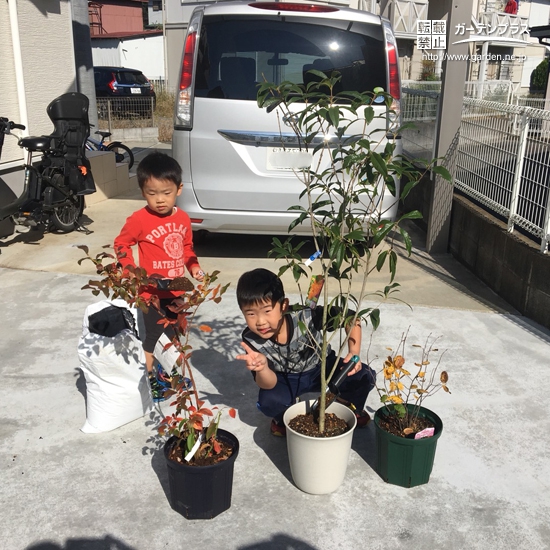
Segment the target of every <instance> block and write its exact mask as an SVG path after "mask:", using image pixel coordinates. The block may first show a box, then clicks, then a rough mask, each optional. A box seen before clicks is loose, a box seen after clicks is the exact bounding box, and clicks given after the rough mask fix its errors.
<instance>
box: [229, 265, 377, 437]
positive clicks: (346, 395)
mask: <svg viewBox="0 0 550 550" xmlns="http://www.w3.org/2000/svg"><path fill="white" fill-rule="evenodd" d="M237 301H238V303H239V307H240V309H241V311H242V312H243V315H244V318H245V321H246V324H247V328H246V329H245V330H244V331H243V334H242V343H241V346H242V347H243V349H244V351H245V353H243V354H241V355H237V359H239V360H242V361H244V362H245V364H246V367H247V368H248V370H250V371H251V372H252V375H253V376H254V380H255V381H256V384H257V385H258V386H259V388H260V390H259V394H258V403H257V406H258V409H259V410H260V411H261V412H262V413H264V414H265V415H267V416H270V417H272V421H271V433H272V434H273V435H278V436H284V435H286V434H285V431H286V430H285V427H284V425H283V422H282V418H283V414H284V412H285V411H286V409H287V408H288V407H290V405H292V404H293V403H295V402H296V398H297V397H298V396H300V395H302V394H304V393H308V392H320V389H321V381H320V379H321V361H320V358H319V355H318V351H317V350H319V349H320V343H321V341H322V333H321V328H322V320H323V307H315V308H314V309H313V310H312V309H310V308H306V309H302V310H300V311H290V309H289V302H288V299H287V298H285V293H284V289H283V283H282V282H281V280H280V278H279V277H277V275H275V274H274V273H272V272H271V271H269V270H267V269H262V268H259V269H254V270H252V271H248V272H246V273H244V274H243V275H242V276H241V277H240V279H239V282H238V284H237ZM337 311H338V310H337V309H336V308H332V311H331V312H329V315H328V318H331V317H334V315H335V314H336V313H337ZM348 314H349V315H353V312H348ZM302 324H303V325H302ZM300 325H302V326H305V327H307V330H305V331H303V330H301V329H300ZM360 353H361V325H360V323H356V324H355V325H354V326H353V327H351V329H349V340H348V354H347V355H346V357H344V358H341V359H340V363H339V368H340V367H341V366H342V364H344V363H347V362H348V361H349V360H350V359H351V357H352V356H353V355H358V356H359V355H360ZM335 362H336V354H335V353H334V351H333V350H331V349H330V346H329V348H328V349H327V371H329V372H330V370H331V369H332V367H333V365H334V363H335ZM375 379H376V373H375V372H374V371H373V370H372V369H371V368H370V367H369V366H368V365H366V364H364V363H361V362H358V363H357V365H356V366H355V368H354V369H352V370H351V371H350V373H349V375H348V378H347V379H346V380H345V381H344V382H343V383H342V385H341V387H340V396H341V398H342V399H343V400H345V401H347V402H349V403H350V406H351V407H352V408H353V409H354V410H355V412H356V416H357V425H358V427H363V426H366V424H367V423H368V422H369V420H370V416H369V415H368V413H367V412H366V411H365V410H364V406H365V401H366V399H367V395H368V394H369V392H370V391H371V390H372V388H373V387H374V384H375Z"/></svg>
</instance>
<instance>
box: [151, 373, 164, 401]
mask: <svg viewBox="0 0 550 550" xmlns="http://www.w3.org/2000/svg"><path fill="white" fill-rule="evenodd" d="M149 386H150V387H151V395H152V396H153V401H154V402H155V403H158V402H159V401H164V400H165V399H166V397H164V390H166V386H165V385H163V384H162V383H161V382H159V381H158V379H157V377H156V376H155V375H154V374H151V375H150V376H149Z"/></svg>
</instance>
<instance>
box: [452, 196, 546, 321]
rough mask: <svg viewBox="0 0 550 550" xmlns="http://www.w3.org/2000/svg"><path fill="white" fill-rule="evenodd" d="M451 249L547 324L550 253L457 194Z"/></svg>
mask: <svg viewBox="0 0 550 550" xmlns="http://www.w3.org/2000/svg"><path fill="white" fill-rule="evenodd" d="M450 251H451V253H452V255H453V256H454V257H455V258H457V259H458V260H459V261H460V262H462V263H463V264H464V265H465V266H466V267H468V268H469V269H470V270H471V271H472V272H473V273H474V274H475V275H477V276H478V277H479V278H480V279H481V280H482V281H483V282H484V283H485V284H486V285H488V286H489V287H490V288H492V289H493V290H494V291H495V292H496V293H497V294H498V295H499V296H502V297H503V298H504V299H505V300H506V301H507V302H508V303H510V304H511V305H512V306H514V307H515V308H516V309H517V310H518V311H520V312H521V313H522V314H523V315H525V316H526V317H528V318H529V319H532V320H533V321H536V322H537V323H540V324H541V325H543V326H545V327H547V328H550V277H549V276H548V273H550V256H549V255H548V254H542V253H541V252H540V251H539V247H538V246H537V245H536V244H535V243H532V242H531V241H530V240H529V239H527V238H524V237H523V236H521V235H520V234H518V233H508V232H507V231H506V225H505V224H504V223H503V222H500V221H499V220H497V219H495V218H493V217H492V216H491V215H489V214H487V213H486V212H485V211H484V210H482V209H481V208H478V207H477V206H476V205H474V204H472V203H471V202H470V201H469V200H468V199H466V198H464V197H461V196H458V195H455V197H454V200H453V211H452V222H451V238H450Z"/></svg>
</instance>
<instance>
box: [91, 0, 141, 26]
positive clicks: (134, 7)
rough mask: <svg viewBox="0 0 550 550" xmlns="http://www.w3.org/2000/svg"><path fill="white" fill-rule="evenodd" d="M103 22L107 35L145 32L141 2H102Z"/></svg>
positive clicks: (122, 0)
mask: <svg viewBox="0 0 550 550" xmlns="http://www.w3.org/2000/svg"><path fill="white" fill-rule="evenodd" d="M101 4H102V5H103V7H102V8H101V21H102V26H103V29H104V31H105V32H106V33H111V32H140V31H143V12H142V7H141V2H129V1H126V2H125V1H124V0H112V1H109V0H101Z"/></svg>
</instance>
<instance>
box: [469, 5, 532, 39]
mask: <svg viewBox="0 0 550 550" xmlns="http://www.w3.org/2000/svg"><path fill="white" fill-rule="evenodd" d="M528 29H529V18H528V17H522V16H521V15H512V14H510V13H504V12H500V11H492V12H482V13H480V14H479V18H478V19H476V18H475V17H474V16H473V15H472V26H471V30H470V36H471V35H472V34H478V35H482V36H491V37H493V38H495V41H496V40H498V38H515V39H516V40H522V41H523V42H528V38H529V34H528V32H527V31H528Z"/></svg>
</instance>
